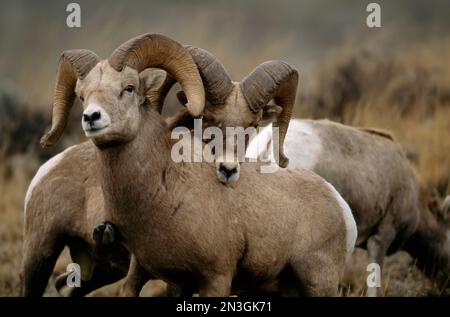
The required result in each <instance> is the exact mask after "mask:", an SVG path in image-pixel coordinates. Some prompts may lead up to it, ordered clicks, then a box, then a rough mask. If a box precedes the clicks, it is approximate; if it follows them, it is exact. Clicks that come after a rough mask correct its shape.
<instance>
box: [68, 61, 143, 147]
mask: <svg viewBox="0 0 450 317" xmlns="http://www.w3.org/2000/svg"><path fill="white" fill-rule="evenodd" d="M142 86H143V82H142V81H141V80H140V79H139V74H138V72H137V71H136V70H134V69H132V68H129V67H125V68H124V69H123V70H122V71H121V72H118V71H116V70H114V69H113V68H112V67H111V66H110V65H109V63H108V62H107V61H102V62H100V63H98V64H97V65H96V66H95V67H94V68H93V69H92V70H91V71H90V72H89V74H88V76H86V78H84V79H83V80H78V82H77V85H76V89H75V92H76V94H77V96H78V97H79V98H80V99H81V101H82V104H83V109H84V110H83V117H82V119H81V125H82V127H83V130H84V133H85V134H86V136H87V137H89V138H92V139H94V141H95V142H96V143H108V142H127V141H130V140H132V139H133V138H134V137H135V136H136V134H137V130H138V126H139V122H140V106H141V105H142V103H143V102H144V93H143V91H144V87H142Z"/></svg>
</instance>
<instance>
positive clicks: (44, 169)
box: [24, 146, 73, 216]
mask: <svg viewBox="0 0 450 317" xmlns="http://www.w3.org/2000/svg"><path fill="white" fill-rule="evenodd" d="M71 148H73V146H71V147H69V148H68V149H66V150H65V151H63V152H61V153H59V154H58V155H55V156H54V157H52V158H51V159H49V160H48V161H47V162H45V163H44V164H43V165H42V166H41V167H40V168H39V169H38V171H37V172H36V175H34V177H33V179H32V180H31V183H30V186H28V190H27V193H26V195H25V202H24V212H25V216H26V213H27V205H28V202H29V201H30V198H31V195H32V194H33V190H34V188H35V187H36V186H37V185H38V184H39V183H40V182H41V180H42V179H43V178H44V177H45V175H47V174H48V173H49V172H50V171H51V170H52V169H53V168H55V167H56V166H57V165H58V164H59V162H61V160H62V159H63V157H64V156H65V155H66V153H67V152H68V151H69V150H70V149H71Z"/></svg>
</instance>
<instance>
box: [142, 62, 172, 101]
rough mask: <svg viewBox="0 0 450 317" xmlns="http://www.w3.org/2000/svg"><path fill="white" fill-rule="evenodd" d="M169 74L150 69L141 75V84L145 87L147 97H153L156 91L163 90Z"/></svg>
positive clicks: (160, 70)
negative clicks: (162, 87)
mask: <svg viewBox="0 0 450 317" xmlns="http://www.w3.org/2000/svg"><path fill="white" fill-rule="evenodd" d="M166 76H167V73H166V72H165V71H163V70H162V69H157V68H149V69H146V70H144V71H143V72H141V73H140V74H139V77H140V79H141V83H143V86H144V93H145V95H146V96H150V95H152V93H154V92H155V91H157V90H158V89H160V88H161V86H162V84H163V83H164V81H165V80H166Z"/></svg>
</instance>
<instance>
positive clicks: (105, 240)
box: [92, 222, 116, 245]
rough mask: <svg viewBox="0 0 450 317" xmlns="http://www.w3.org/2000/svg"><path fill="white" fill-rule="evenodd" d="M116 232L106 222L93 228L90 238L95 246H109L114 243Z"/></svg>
mask: <svg viewBox="0 0 450 317" xmlns="http://www.w3.org/2000/svg"><path fill="white" fill-rule="evenodd" d="M115 236H116V230H115V229H114V226H113V225H112V224H110V223H108V222H103V223H101V224H99V225H97V226H95V227H94V231H93V232H92V237H93V238H94V241H95V243H96V244H97V245H110V244H112V243H113V242H114V241H115Z"/></svg>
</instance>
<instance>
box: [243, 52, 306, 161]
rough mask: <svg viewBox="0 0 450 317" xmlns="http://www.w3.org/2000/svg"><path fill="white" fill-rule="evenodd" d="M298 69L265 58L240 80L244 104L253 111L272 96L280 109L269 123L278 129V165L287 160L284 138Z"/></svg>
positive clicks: (294, 93) (293, 100)
mask: <svg viewBox="0 0 450 317" xmlns="http://www.w3.org/2000/svg"><path fill="white" fill-rule="evenodd" d="M297 85H298V71H297V70H296V69H295V67H293V66H291V65H289V64H288V63H286V62H284V61H276V60H275V61H267V62H264V63H262V64H261V65H259V66H258V67H256V68H255V69H254V70H253V71H252V72H251V73H250V74H249V75H248V76H247V77H245V78H244V79H243V80H242V81H241V83H240V86H241V90H242V93H243V95H244V97H245V99H246V101H247V104H248V106H249V107H250V109H251V110H252V111H254V112H258V111H260V110H261V109H263V108H264V107H265V106H266V105H267V103H268V102H269V101H270V100H271V99H273V100H274V102H275V103H276V104H277V105H278V106H280V107H282V108H283V110H282V112H281V113H280V115H279V116H278V118H277V120H276V121H275V122H274V124H273V126H274V127H278V128H279V129H280V130H279V136H280V139H279V144H280V160H279V165H280V166H281V167H286V166H287V165H288V163H289V160H288V158H287V157H286V156H285V155H284V149H283V144H284V138H285V136H286V132H287V129H288V126H289V121H290V119H291V116H292V108H293V107H294V103H295V97H296V94H297Z"/></svg>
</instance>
